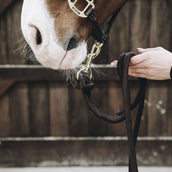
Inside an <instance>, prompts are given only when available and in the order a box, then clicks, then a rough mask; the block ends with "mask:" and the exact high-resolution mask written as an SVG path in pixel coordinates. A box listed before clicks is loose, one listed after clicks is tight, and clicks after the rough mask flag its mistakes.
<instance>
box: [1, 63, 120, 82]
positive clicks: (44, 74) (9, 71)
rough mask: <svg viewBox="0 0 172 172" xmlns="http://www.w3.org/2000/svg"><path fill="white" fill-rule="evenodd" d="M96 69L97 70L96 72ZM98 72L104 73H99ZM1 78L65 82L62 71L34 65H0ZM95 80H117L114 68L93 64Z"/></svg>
mask: <svg viewBox="0 0 172 172" xmlns="http://www.w3.org/2000/svg"><path fill="white" fill-rule="evenodd" d="M97 71H98V72H97ZM99 73H104V75H100V74H99ZM0 74H1V80H14V79H15V80H16V81H37V80H39V81H41V80H42V81H58V82H63V83H64V82H65V76H64V72H63V71H61V70H52V69H47V68H45V67H42V66H39V65H38V66H37V65H36V66H35V65H29V66H28V65H0ZM93 75H94V79H93V80H95V81H109V80H110V81H116V80H117V81H118V80H119V78H118V77H117V71H116V68H114V67H112V66H110V65H94V66H93Z"/></svg>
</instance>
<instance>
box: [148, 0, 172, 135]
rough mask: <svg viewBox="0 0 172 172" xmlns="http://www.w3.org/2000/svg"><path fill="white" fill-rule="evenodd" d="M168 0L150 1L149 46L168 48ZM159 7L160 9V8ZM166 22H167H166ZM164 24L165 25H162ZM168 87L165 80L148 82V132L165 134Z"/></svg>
mask: <svg viewBox="0 0 172 172" xmlns="http://www.w3.org/2000/svg"><path fill="white" fill-rule="evenodd" d="M168 2H169V1H167V0H166V1H152V3H151V28H150V29H151V30H150V47H156V46H163V47H164V48H166V49H169V48H170V33H171V30H170V29H171V26H170V25H171V24H172V22H171V20H170V19H169V12H170V11H171V8H170V7H169V5H168ZM160 9H161V10H160ZM167 23H168V24H167ZM163 26H165V27H163ZM167 96H168V87H167V83H166V82H164V81H163V82H162V83H159V82H157V83H153V82H150V83H149V90H148V102H149V104H151V106H150V107H149V109H148V132H149V133H148V134H149V135H166V134H167V133H168V127H167V125H166V124H167V123H168V118H167V113H166V112H167V104H168V102H167Z"/></svg>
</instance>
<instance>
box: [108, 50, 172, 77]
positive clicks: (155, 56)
mask: <svg viewBox="0 0 172 172" xmlns="http://www.w3.org/2000/svg"><path fill="white" fill-rule="evenodd" d="M138 52H139V53H140V54H138V55H136V56H134V57H133V58H132V59H131V60H130V66H129V75H130V76H134V77H141V78H147V79H151V80H167V79H170V70H171V67H172V53H171V52H169V51H167V50H166V49H164V48H162V47H156V48H147V49H142V48H138ZM111 65H112V66H115V67H116V66H117V61H113V62H112V63H111Z"/></svg>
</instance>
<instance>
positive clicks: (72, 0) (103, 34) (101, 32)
mask: <svg viewBox="0 0 172 172" xmlns="http://www.w3.org/2000/svg"><path fill="white" fill-rule="evenodd" d="M77 1H78V0H68V4H69V6H70V8H71V10H72V11H73V12H74V13H75V14H76V15H78V16H79V17H82V18H88V19H89V21H90V22H91V23H92V24H93V32H92V36H93V38H94V39H95V40H96V41H95V43H94V45H93V47H92V50H91V53H90V54H88V55H87V63H86V65H85V66H83V67H82V68H81V69H80V70H79V71H78V73H77V79H78V80H79V75H80V74H81V72H84V73H89V75H90V79H92V71H91V62H92V60H93V59H95V58H96V57H97V56H98V55H99V54H100V52H101V48H102V46H103V44H104V42H105V41H106V40H107V39H108V35H109V32H110V29H111V27H112V24H113V22H114V20H115V18H116V17H117V15H118V13H119V11H120V10H121V8H122V6H123V5H124V4H125V3H126V1H127V0H126V1H125V3H124V4H123V5H122V6H121V7H120V8H119V9H118V10H117V11H116V12H115V13H114V14H113V16H112V17H111V19H110V20H109V22H107V24H106V25H105V26H104V27H103V29H101V28H100V26H99V24H98V21H97V16H96V11H95V5H94V0H85V1H86V2H87V5H86V6H85V8H84V9H83V10H82V11H81V10H79V9H78V8H77V7H76V3H77Z"/></svg>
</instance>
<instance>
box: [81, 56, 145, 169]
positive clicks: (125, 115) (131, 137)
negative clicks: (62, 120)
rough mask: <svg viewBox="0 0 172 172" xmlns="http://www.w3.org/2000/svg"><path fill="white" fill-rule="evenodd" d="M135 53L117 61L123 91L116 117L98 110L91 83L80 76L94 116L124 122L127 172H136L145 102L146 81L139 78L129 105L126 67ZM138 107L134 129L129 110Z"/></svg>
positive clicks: (85, 96)
mask: <svg viewBox="0 0 172 172" xmlns="http://www.w3.org/2000/svg"><path fill="white" fill-rule="evenodd" d="M134 55H135V53H124V54H122V55H121V56H120V58H119V61H118V68H117V69H118V74H119V77H120V80H121V83H122V90H123V106H124V108H123V110H122V111H120V112H117V116H116V117H115V116H109V115H106V114H104V113H103V112H102V111H100V109H99V108H97V106H96V105H95V104H94V102H93V101H92V99H91V90H92V89H93V86H94V84H93V82H91V81H90V80H89V79H88V77H86V76H84V74H83V75H80V80H79V81H80V83H79V84H80V87H81V88H82V92H83V96H84V98H85V101H86V103H87V105H88V106H89V108H90V110H91V111H92V112H93V114H94V115H96V116H97V117H98V118H100V119H103V120H105V121H108V122H111V123H119V122H121V121H123V120H125V121H126V131H127V137H128V145H129V172H138V167H137V160H136V150H135V147H136V142H137V136H138V132H139V127H140V123H141V117H142V112H143V107H144V100H145V86H146V79H144V78H139V80H140V89H139V92H138V94H137V96H136V99H135V101H134V102H133V103H132V104H131V102H130V101H131V100H130V91H129V85H128V66H129V61H130V58H132V57H133V56H134ZM137 106H139V107H138V113H137V116H136V119H135V124H134V129H133V127H132V120H131V110H133V109H134V108H135V107H137Z"/></svg>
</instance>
